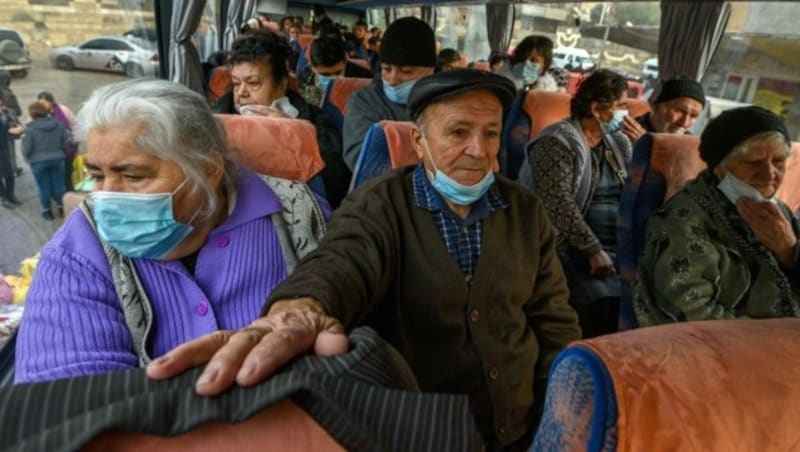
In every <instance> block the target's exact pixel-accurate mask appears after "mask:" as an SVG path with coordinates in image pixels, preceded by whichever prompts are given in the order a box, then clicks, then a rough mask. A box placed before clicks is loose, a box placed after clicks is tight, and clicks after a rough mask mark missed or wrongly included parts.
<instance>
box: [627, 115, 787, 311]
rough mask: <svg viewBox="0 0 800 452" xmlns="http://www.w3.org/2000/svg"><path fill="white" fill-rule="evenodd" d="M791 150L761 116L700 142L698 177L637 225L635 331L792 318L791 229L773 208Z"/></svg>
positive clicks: (720, 128)
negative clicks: (641, 245)
mask: <svg viewBox="0 0 800 452" xmlns="http://www.w3.org/2000/svg"><path fill="white" fill-rule="evenodd" d="M790 152H791V143H790V141H789V135H788V133H787V131H786V126H785V125H784V124H783V121H781V119H780V118H779V117H778V116H777V115H775V114H774V113H772V112H771V111H769V110H765V109H763V108H760V107H742V108H735V109H732V110H727V111H725V112H723V113H722V114H720V115H719V116H717V117H716V118H715V119H713V120H711V122H710V123H709V124H708V126H707V127H706V128H705V130H704V131H703V134H702V136H701V137H700V157H702V158H703V160H704V161H705V162H706V164H707V165H708V169H707V170H706V171H704V172H703V173H701V174H700V176H698V177H697V179H695V180H694V181H692V182H689V183H688V184H687V185H686V187H684V188H683V190H681V191H680V192H678V193H677V194H676V195H675V196H674V197H672V198H671V199H670V201H669V203H668V204H667V205H666V206H665V207H664V209H663V210H662V211H660V212H658V213H657V214H656V215H654V216H653V217H652V218H650V220H648V223H647V232H646V236H645V249H644V253H643V255H642V257H641V259H639V277H638V278H637V287H636V289H635V295H634V307H635V311H636V318H637V320H638V321H639V324H640V325H657V324H662V323H671V322H683V321H687V320H718V319H734V318H772V317H800V262H798V261H800V243H798V241H797V238H798V236H800V223H798V221H797V219H796V218H795V217H794V215H792V212H791V211H790V210H789V208H788V207H787V206H786V205H785V204H784V203H782V202H781V201H780V200H778V199H777V197H776V196H775V193H776V192H777V191H778V188H779V187H780V185H781V183H782V182H783V176H784V173H785V172H786V160H787V159H788V158H789V154H790Z"/></svg>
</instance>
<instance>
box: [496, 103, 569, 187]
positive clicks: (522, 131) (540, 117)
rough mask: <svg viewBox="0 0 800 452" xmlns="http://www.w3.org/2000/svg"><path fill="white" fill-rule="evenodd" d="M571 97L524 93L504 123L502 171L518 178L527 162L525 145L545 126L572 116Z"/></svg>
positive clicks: (501, 157)
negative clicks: (521, 168) (520, 170)
mask: <svg viewBox="0 0 800 452" xmlns="http://www.w3.org/2000/svg"><path fill="white" fill-rule="evenodd" d="M570 99H571V97H570V96H569V95H568V94H564V93H551V92H544V91H527V92H526V91H520V92H519V93H517V97H516V98H515V99H514V102H513V103H512V104H511V108H510V109H509V111H508V114H507V115H506V118H505V123H504V124H503V135H502V146H501V149H500V159H499V160H500V172H501V173H502V174H503V175H505V176H507V177H509V178H511V179H516V178H517V175H518V174H519V169H520V167H521V166H522V162H523V161H524V160H525V146H526V145H527V144H528V142H529V141H530V140H531V139H532V138H534V137H536V135H538V134H539V132H541V131H542V129H544V128H545V127H547V126H549V125H551V124H553V123H556V122H558V121H561V120H562V119H566V118H568V117H569V102H570Z"/></svg>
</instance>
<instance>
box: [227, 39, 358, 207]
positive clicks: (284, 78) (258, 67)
mask: <svg viewBox="0 0 800 452" xmlns="http://www.w3.org/2000/svg"><path fill="white" fill-rule="evenodd" d="M288 57H289V48H288V46H287V44H286V41H285V40H283V39H281V38H280V37H279V36H277V35H275V34H272V33H251V34H248V35H245V36H241V37H239V38H238V39H237V40H236V41H234V43H233V45H232V46H231V51H230V60H229V61H230V63H229V64H230V66H231V80H232V84H233V90H232V91H231V92H230V93H229V94H228V95H226V96H224V97H223V98H222V99H221V100H220V101H219V103H217V105H216V106H215V107H214V111H215V112H216V113H232V114H236V113H239V114H249V115H262V116H268V117H275V118H297V119H305V120H307V121H309V122H311V123H312V124H314V127H315V128H316V132H317V143H318V144H319V149H320V152H321V153H322V158H323V159H324V160H325V169H324V170H322V179H323V181H324V182H325V194H326V198H327V199H328V202H330V204H331V206H333V207H336V206H338V205H339V202H341V199H342V198H343V197H344V196H345V195H346V194H347V187H348V185H349V183H350V173H349V172H348V171H347V168H346V167H345V166H344V165H343V164H342V163H341V161H342V139H341V135H340V133H339V129H338V128H337V127H336V123H335V122H334V120H333V119H332V118H331V117H329V116H328V115H326V114H325V113H323V112H322V110H320V108H319V107H317V106H316V105H310V104H309V103H308V102H306V101H305V100H303V98H302V97H301V96H300V94H298V93H296V92H294V91H292V90H290V89H289V88H288V84H289V71H288V70H287V68H286V67H287V66H286V62H287V59H288ZM269 145H270V140H269V137H264V146H269Z"/></svg>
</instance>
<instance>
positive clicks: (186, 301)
mask: <svg viewBox="0 0 800 452" xmlns="http://www.w3.org/2000/svg"><path fill="white" fill-rule="evenodd" d="M76 135H77V136H78V140H80V141H83V142H85V143H86V147H87V154H86V168H87V169H88V170H89V172H90V173H91V175H92V176H93V177H94V179H95V181H96V182H95V186H94V191H93V192H92V193H91V194H90V195H89V197H88V199H87V200H86V201H85V202H84V204H82V205H81V209H80V210H78V209H76V211H74V212H73V213H72V214H71V215H70V216H69V218H68V219H67V220H66V222H65V224H64V226H63V227H62V228H61V229H59V230H58V231H57V232H56V234H55V235H54V236H53V238H52V239H51V240H50V241H49V242H48V243H47V244H45V246H44V247H43V248H42V250H41V254H40V259H39V264H38V267H37V270H36V274H35V276H34V279H33V282H32V285H31V288H30V291H29V292H28V296H27V300H26V307H25V314H24V317H23V321H22V325H21V327H20V330H19V337H18V342H17V358H16V375H15V378H16V381H17V382H33V381H42V380H53V379H60V378H68V377H74V376H80V375H87V374H95V373H102V372H110V371H115V370H122V369H127V368H132V367H138V366H141V365H144V364H146V363H147V362H149V360H150V359H151V357H152V358H155V357H158V356H160V355H162V354H164V353H166V352H167V351H169V350H171V349H172V348H174V347H176V346H177V345H179V344H181V343H183V342H185V341H188V340H190V339H194V338H196V337H199V336H202V335H204V334H206V333H209V332H213V331H217V330H220V329H238V328H241V327H244V326H246V325H248V324H249V323H250V322H251V321H252V320H253V319H255V318H256V317H258V315H259V313H260V312H261V310H262V309H264V307H265V306H264V300H265V299H266V297H267V296H268V295H269V294H270V292H271V291H272V289H273V288H274V287H275V286H276V285H277V284H278V283H279V282H281V281H282V280H283V279H284V278H285V277H286V276H287V265H286V264H287V262H289V259H295V258H297V257H298V256H296V255H292V256H289V254H292V253H294V252H295V251H297V252H298V255H299V254H300V252H301V251H303V250H294V249H289V250H287V248H286V245H287V239H286V234H284V232H285V228H286V225H285V222H283V221H279V220H278V218H280V217H279V216H280V215H281V212H282V205H281V201H280V199H279V197H278V196H277V195H276V193H275V191H274V190H273V188H274V184H272V185H271V184H270V183H269V181H267V180H266V178H263V177H262V176H260V175H257V174H255V173H253V172H251V171H249V170H247V169H245V168H243V167H241V166H238V165H236V164H234V163H233V162H232V161H231V160H229V159H228V144H227V139H226V135H225V130H224V128H223V126H222V125H221V123H220V122H219V121H218V120H217V119H216V118H214V116H213V115H212V113H211V111H210V109H209V108H208V106H207V105H206V102H205V99H204V98H203V97H202V96H200V95H198V94H196V93H194V92H192V91H190V90H189V89H187V88H185V87H183V86H181V85H178V84H174V83H170V82H167V81H162V80H132V81H125V82H121V83H117V84H113V85H109V86H105V87H103V88H100V89H98V90H96V91H95V92H94V93H93V94H92V96H91V97H90V98H89V100H88V101H87V102H86V103H85V104H84V106H83V108H82V109H81V111H80V113H79V114H78V117H77V130H76ZM297 185H299V186H300V188H298V190H302V191H303V192H304V193H306V194H308V196H306V197H305V198H304V199H305V200H306V201H305V202H306V203H307V204H309V205H308V206H307V207H308V209H306V210H305V211H304V212H310V214H309V215H307V216H316V218H314V220H311V219H309V220H308V221H307V224H315V225H317V226H319V225H322V228H324V219H323V218H321V217H322V216H323V214H322V212H321V211H320V210H319V206H318V205H317V202H316V200H315V198H314V197H313V196H312V195H311V194H310V193H311V192H308V191H307V187H305V186H304V185H302V184H297ZM297 212H301V210H297ZM315 237H316V236H315ZM315 237H312V238H315ZM291 238H294V236H291ZM288 242H291V240H288ZM312 243H316V242H314V241H313V240H312ZM290 246H291V245H290Z"/></svg>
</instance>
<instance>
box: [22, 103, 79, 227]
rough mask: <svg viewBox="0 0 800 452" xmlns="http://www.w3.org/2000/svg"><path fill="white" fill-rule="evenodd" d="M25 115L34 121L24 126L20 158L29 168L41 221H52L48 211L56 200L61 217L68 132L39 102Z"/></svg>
mask: <svg viewBox="0 0 800 452" xmlns="http://www.w3.org/2000/svg"><path fill="white" fill-rule="evenodd" d="M28 114H30V115H31V118H32V119H33V121H31V122H30V123H28V125H27V126H26V127H25V136H24V137H23V138H22V155H23V156H24V157H25V161H26V162H28V164H29V165H30V166H31V171H32V172H33V177H34V178H35V179H36V187H37V188H38V190H39V202H40V203H41V206H42V218H44V219H45V220H53V213H52V211H51V210H50V208H51V205H50V202H51V200H55V202H56V208H57V209H58V215H59V216H62V217H63V216H64V205H63V204H62V201H61V198H63V197H64V192H65V190H66V186H65V184H64V171H66V170H65V169H64V167H65V162H66V152H67V149H68V148H69V145H70V138H69V133H68V132H67V130H66V129H65V128H64V127H63V126H62V125H61V124H59V123H58V122H57V121H56V120H55V119H54V118H52V117H50V116H48V112H47V107H45V106H44V105H43V104H42V103H41V102H34V103H32V104H30V106H28Z"/></svg>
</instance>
